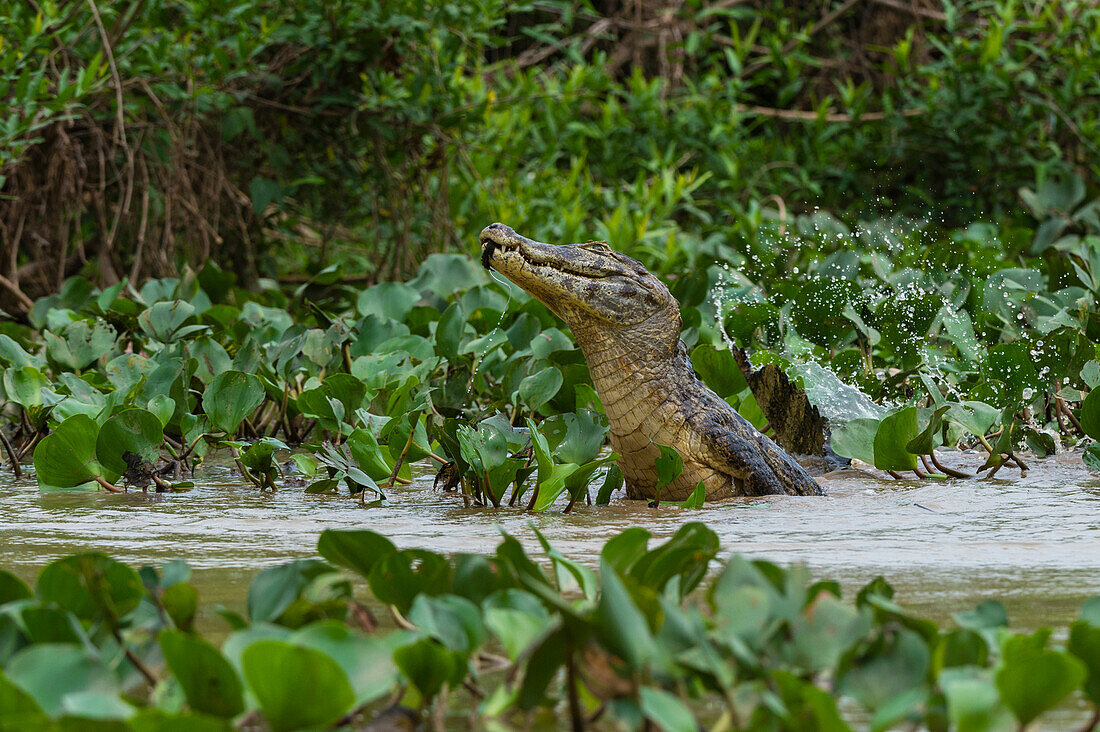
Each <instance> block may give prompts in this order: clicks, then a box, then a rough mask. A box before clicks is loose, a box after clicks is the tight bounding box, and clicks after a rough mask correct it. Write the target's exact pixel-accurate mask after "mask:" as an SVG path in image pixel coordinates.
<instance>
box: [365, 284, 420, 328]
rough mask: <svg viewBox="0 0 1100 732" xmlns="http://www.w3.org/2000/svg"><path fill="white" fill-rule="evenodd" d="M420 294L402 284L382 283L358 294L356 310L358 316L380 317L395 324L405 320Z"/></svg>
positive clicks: (413, 288)
mask: <svg viewBox="0 0 1100 732" xmlns="http://www.w3.org/2000/svg"><path fill="white" fill-rule="evenodd" d="M419 301H420V292H419V291H418V290H417V289H416V288H415V287H412V286H410V285H406V284H404V283H402V282H382V283H379V284H377V285H374V286H373V287H368V288H367V289H365V290H363V291H362V292H361V293H359V299H358V301H357V303H356V309H357V310H358V311H359V314H360V315H364V316H366V315H381V316H383V317H386V318H390V319H391V320H396V321H397V322H399V323H400V322H402V321H404V320H405V316H407V315H408V314H409V311H410V310H412V308H413V305H415V304H416V303H417V302H419Z"/></svg>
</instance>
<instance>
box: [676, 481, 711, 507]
mask: <svg viewBox="0 0 1100 732" xmlns="http://www.w3.org/2000/svg"><path fill="white" fill-rule="evenodd" d="M706 498H707V491H706V486H704V485H703V481H699V483H698V484H696V486H695V489H694V490H693V491H692V492H691V495H690V496H688V497H687V500H685V501H684V502H683V503H682V504H680V505H681V506H682V507H683V508H702V507H703V503H704V502H705V501H706Z"/></svg>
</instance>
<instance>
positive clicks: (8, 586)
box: [0, 569, 34, 605]
mask: <svg viewBox="0 0 1100 732" xmlns="http://www.w3.org/2000/svg"><path fill="white" fill-rule="evenodd" d="M33 596H34V593H32V592H31V588H30V587H28V586H27V583H26V582H24V581H23V580H21V579H19V578H18V577H16V576H15V575H14V574H12V573H11V572H8V571H6V570H3V569H0V605H4V604H6V603H9V602H14V601H16V600H25V599H28V598H30V597H33Z"/></svg>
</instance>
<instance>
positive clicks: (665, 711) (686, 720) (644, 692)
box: [638, 686, 699, 732]
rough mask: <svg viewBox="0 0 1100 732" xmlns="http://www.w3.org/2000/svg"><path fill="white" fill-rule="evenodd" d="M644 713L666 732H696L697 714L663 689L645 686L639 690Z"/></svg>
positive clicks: (697, 726)
mask: <svg viewBox="0 0 1100 732" xmlns="http://www.w3.org/2000/svg"><path fill="white" fill-rule="evenodd" d="M638 699H639V701H640V702H641V705H642V714H644V715H645V716H646V719H648V720H650V721H651V722H653V723H654V724H656V725H657V727H658V728H660V729H662V730H664V731H665V732H695V731H696V730H697V729H699V725H698V724H697V723H696V721H695V715H694V714H692V712H691V709H689V708H688V706H687V705H686V704H684V703H683V702H682V701H680V699H679V698H678V697H676V696H674V695H672V694H670V693H668V692H667V691H665V690H663V689H658V688H655V687H652V686H643V687H642V688H641V689H639V690H638Z"/></svg>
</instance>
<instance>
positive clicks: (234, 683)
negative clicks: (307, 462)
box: [0, 523, 1100, 732]
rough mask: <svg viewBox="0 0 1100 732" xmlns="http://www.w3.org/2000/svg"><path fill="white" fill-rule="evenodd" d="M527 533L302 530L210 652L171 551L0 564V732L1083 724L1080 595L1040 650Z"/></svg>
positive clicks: (1092, 674)
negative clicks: (460, 546) (589, 557)
mask: <svg viewBox="0 0 1100 732" xmlns="http://www.w3.org/2000/svg"><path fill="white" fill-rule="evenodd" d="M536 534H537V532H536ZM537 539H538V542H539V543H540V544H541V547H542V550H543V552H542V553H543V554H544V555H545V556H541V557H537V559H539V560H540V561H541V562H542V563H541V564H540V562H539V561H536V558H535V557H532V556H530V555H528V554H527V552H526V551H525V550H524V548H523V546H522V545H521V543H520V542H519V541H517V540H516V538H514V537H511V536H508V535H505V536H504V538H503V540H502V541H501V543H500V544H499V545H498V547H497V550H496V553H495V554H494V555H491V556H489V557H484V556H474V555H458V556H454V557H444V556H442V555H439V554H436V553H433V552H431V551H428V550H424V549H402V550H399V549H397V548H396V547H395V546H394V545H393V544H392V543H391V542H390V541H389V540H388V539H387V538H385V537H384V536H381V535H379V534H376V533H373V532H370V531H325V532H323V533H322V534H321V537H320V540H319V542H318V545H317V551H318V553H319V554H320V555H321V556H322V557H323V558H324V561H322V560H319V559H318V560H299V561H296V562H291V563H287V564H282V565H279V566H276V567H270V568H268V569H264V570H262V571H261V572H259V573H258V574H257V575H256V577H255V579H254V580H253V581H252V584H251V587H250V588H249V591H248V599H247V614H246V615H242V614H238V613H236V612H233V611H230V610H226V609H222V610H221V616H222V618H223V619H224V621H225V622H226V623H228V625H229V627H230V628H231V631H230V632H229V635H228V637H225V638H224V640H222V641H221V642H220V644H215V643H213V642H211V640H209V639H208V638H205V637H203V633H202V632H201V629H200V628H196V625H195V620H196V608H197V606H198V602H199V597H198V593H197V592H196V590H195V589H194V587H193V586H192V585H191V584H189V581H188V580H189V578H190V569H189V567H188V566H187V564H186V563H184V562H182V561H178V560H177V561H172V562H168V563H167V564H164V565H162V566H160V567H142V568H141V569H140V570H135V569H134V568H132V567H130V566H128V565H125V564H122V563H120V562H116V561H114V560H112V559H111V558H109V557H107V556H105V555H102V554H81V555H75V556H69V557H65V558H63V559H59V560H57V561H54V562H52V563H50V564H48V565H47V566H46V567H44V568H43V569H42V571H41V573H40V574H39V576H38V581H37V583H36V586H35V587H34V589H33V590H32V589H31V588H30V587H29V586H27V585H26V584H24V583H23V582H22V581H21V580H19V579H18V578H16V577H15V576H13V575H10V574H7V573H6V572H3V571H0V668H2V671H0V725H2V726H3V727H4V728H10V729H89V728H95V729H100V728H104V729H112V730H115V729H118V730H131V729H132V730H156V729H182V728H183V727H181V726H180V725H185V726H186V728H187V729H203V730H231V729H239V728H242V727H244V728H260V725H261V724H264V725H266V727H264V728H269V729H272V730H286V731H289V730H298V729H328V728H333V727H358V726H363V725H367V724H369V723H372V722H373V723H375V724H377V726H378V727H377V728H379V729H383V728H384V729H394V728H398V729H404V728H413V727H414V726H417V725H420V724H425V725H428V726H430V728H432V729H440V730H442V729H448V728H450V725H454V724H461V725H471V726H474V727H477V728H479V729H506V728H514V726H516V725H523V724H540V723H545V724H548V725H550V726H560V725H562V724H568V725H569V727H570V728H571V729H575V730H579V729H589V728H592V729H603V728H611V727H614V726H619V725H621V726H624V727H626V728H630V729H641V728H647V727H650V726H652V728H659V729H664V730H674V731H676V732H680V731H687V730H696V729H699V728H700V727H699V724H700V723H702V724H704V725H705V728H707V729H712V730H730V729H828V730H845V729H850V728H851V727H852V725H854V726H857V727H859V728H865V729H876V730H879V729H890V728H894V727H897V726H909V725H913V726H920V727H922V728H927V729H932V730H942V729H948V728H954V729H960V730H963V729H967V730H987V729H1005V728H1011V727H1013V726H1018V727H1019V728H1024V727H1027V726H1028V725H1030V724H1031V723H1032V722H1034V721H1036V720H1037V719H1040V720H1041V719H1044V718H1043V717H1041V715H1043V714H1044V713H1046V712H1049V711H1050V710H1052V709H1054V708H1056V707H1058V706H1059V704H1062V703H1064V702H1065V700H1066V699H1067V697H1069V696H1070V695H1071V694H1073V695H1075V698H1079V699H1080V701H1079V702H1078V703H1076V704H1074V705H1070V706H1068V707H1063V708H1060V709H1059V713H1060V714H1062V715H1063V716H1064V717H1065V719H1064V720H1063V721H1064V722H1070V721H1071V720H1072V721H1074V722H1077V723H1080V722H1078V721H1077V718H1078V717H1079V718H1080V719H1081V720H1089V719H1090V717H1091V720H1090V721H1087V722H1085V723H1084V726H1083V727H1081V729H1086V730H1091V729H1093V728H1094V727H1095V726H1096V722H1097V719H1098V718H1100V714H1098V712H1097V710H1098V709H1100V597H1094V598H1092V599H1090V600H1089V601H1087V602H1086V603H1085V605H1084V606H1083V607H1082V609H1081V613H1080V616H1079V618H1078V619H1077V620H1076V621H1074V622H1073V624H1072V625H1071V626H1070V627H1069V629H1068V634H1060V636H1059V637H1061V638H1063V639H1064V640H1061V641H1059V642H1052V641H1051V631H1050V630H1049V629H1045V628H1044V629H1039V630H1035V631H1034V632H1031V633H1023V632H1019V631H1012V630H1010V629H1009V627H1008V617H1007V614H1006V613H1005V610H1004V608H1003V607H1002V606H1001V605H1000V603H998V602H996V601H994V600H987V601H985V602H983V603H982V604H980V605H979V606H978V607H977V608H975V609H974V610H972V611H969V612H963V613H959V614H957V615H956V616H955V623H956V625H957V627H955V628H953V629H950V630H948V629H941V628H939V627H938V626H937V625H936V623H934V622H932V621H930V620H927V619H924V618H920V617H917V616H914V615H912V614H910V613H907V612H906V611H905V610H904V609H903V608H902V607H900V606H899V605H897V604H896V603H895V602H894V600H893V590H892V589H891V587H890V586H889V585H888V584H887V583H886V582H885V581H884V580H882V579H881V578H879V579H876V580H875V581H873V582H871V583H870V584H868V585H867V586H866V587H864V588H863V589H862V590H860V591H859V592H858V594H857V595H856V596H855V598H854V599H851V600H842V599H841V596H840V588H839V586H838V585H837V584H835V583H832V582H828V581H819V582H814V583H811V582H810V581H809V577H808V575H807V573H806V572H805V571H804V570H800V569H791V570H784V569H781V568H780V567H777V566H775V565H773V564H770V563H768V562H764V561H748V560H746V559H744V558H742V557H740V556H734V557H732V558H730V559H729V560H727V561H725V562H722V563H721V567H720V568H719V571H718V572H717V574H714V575H712V574H710V573H709V572H708V568H709V567H710V566H711V565H712V564H715V557H716V554H717V552H718V550H719V546H718V538H717V536H716V535H715V534H714V533H713V532H711V531H710V530H709V529H707V528H706V527H705V526H704V525H702V524H699V523H689V524H685V525H684V526H683V527H682V528H681V529H680V530H679V531H678V532H677V533H676V534H675V535H674V536H672V537H671V538H670V539H669V540H668V541H666V542H664V543H662V544H659V545H656V546H650V539H651V537H650V534H649V532H647V531H645V530H644V529H640V528H634V529H628V530H626V531H624V532H623V533H621V534H620V535H618V536H617V537H615V538H614V539H611V540H610V541H608V542H607V543H606V544H605V545H604V547H603V550H602V551H601V553H600V573H599V578H598V579H597V576H596V574H595V573H593V571H592V570H591V569H589V568H588V567H586V566H585V565H583V564H579V563H577V562H574V561H572V560H571V559H569V558H567V557H565V556H563V555H562V554H561V553H560V552H558V551H556V550H555V549H553V547H552V546H551V545H550V543H549V542H548V541H547V540H546V539H545V538H544V537H542V535H541V534H537ZM352 578H355V579H356V580H357V581H358V582H359V583H363V582H366V584H367V585H368V586H369V589H370V594H369V596H368V597H364V593H363V592H361V591H360V592H356V591H353V585H352V582H351V579H352ZM704 585H705V586H704ZM306 679H308V683H304V680H306ZM93 725H94V727H93ZM366 728H374V727H366Z"/></svg>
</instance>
